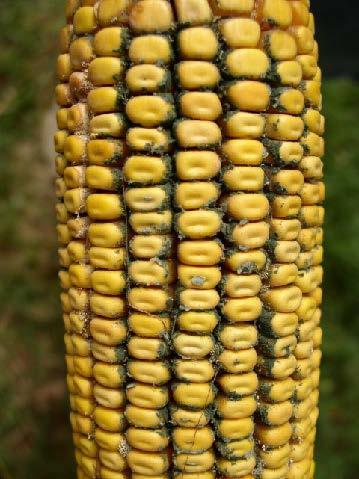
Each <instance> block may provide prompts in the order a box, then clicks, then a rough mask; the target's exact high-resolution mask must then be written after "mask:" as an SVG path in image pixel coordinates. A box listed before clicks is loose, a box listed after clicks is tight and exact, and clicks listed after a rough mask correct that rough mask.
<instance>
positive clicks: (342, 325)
mask: <svg viewBox="0 0 359 479" xmlns="http://www.w3.org/2000/svg"><path fill="white" fill-rule="evenodd" d="M329 4H330V2H329ZM1 5H2V8H1V14H0V44H1V48H0V152H1V160H0V265H1V267H0V371H1V372H0V477H1V478H2V479H30V478H33V477H36V478H37V479H45V478H46V479H47V478H50V477H51V478H52V479H60V478H61V479H62V478H63V477H69V478H70V477H74V472H73V460H72V444H71V434H70V429H69V424H68V409H67V400H66V391H65V382H64V378H65V368H64V361H63V357H64V347H63V341H62V334H63V325H62V321H61V317H60V307H59V302H58V293H59V291H58V284H57V254H56V238H55V223H54V220H55V215H54V195H53V190H52V185H53V178H54V167H53V162H52V158H53V153H52V148H53V147H52V139H51V136H52V132H53V130H54V128H55V124H54V111H55V109H54V105H53V103H52V99H53V97H52V91H53V90H52V89H53V85H54V77H53V70H54V64H55V58H56V52H57V31H58V29H59V27H60V25H61V24H62V22H63V12H62V5H63V1H62V0H37V1H35V2H29V1H28V0H16V1H12V0H2V2H1ZM319 10H320V9H319ZM319 14H320V11H319ZM337 33H338V32H337ZM339 33H340V32H339ZM339 36H340V35H339ZM323 44H324V41H323ZM352 46H353V45H352ZM324 55H325V59H326V62H327V63H329V62H328V59H330V52H328V45H326V47H325V50H324ZM353 62H354V63H355V65H356V68H357V62H356V61H355V60H354V59H353ZM336 73H338V71H337V72H336ZM339 73H340V72H339ZM342 73H343V75H342V76H343V78H336V79H327V80H326V81H325V82H324V92H323V93H324V110H325V114H326V117H327V132H326V145H327V153H326V156H325V172H326V184H327V202H326V207H327V214H326V235H325V236H326V260H325V262H326V265H325V266H326V269H325V271H326V273H325V312H324V319H323V326H324V329H325V336H324V346H323V350H324V362H323V367H322V381H321V404H320V422H319V432H318V445H317V453H316V456H317V461H318V469H317V476H316V477H317V479H332V478H333V479H334V478H335V479H357V477H358V472H357V471H358V470H359V455H358V453H357V449H356V445H357V444H359V414H358V405H359V347H358V339H357V336H358V331H359V313H358V311H359V243H358V238H359V214H358V201H359V187H358V183H359V130H358V125H359V84H358V83H355V82H354V81H353V80H350V79H349V78H345V76H346V73H349V71H348V72H345V71H344V72H342ZM347 76H348V75H347Z"/></svg>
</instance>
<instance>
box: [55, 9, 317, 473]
mask: <svg viewBox="0 0 359 479" xmlns="http://www.w3.org/2000/svg"><path fill="white" fill-rule="evenodd" d="M66 17H67V26H66V27H65V28H64V29H63V30H62V32H61V42H60V43H61V54H60V57H59V59H58V75H59V80H60V82H61V83H60V84H59V85H58V86H57V88H56V97H57V101H58V103H59V105H60V110H59V112H58V115H57V119H58V127H59V131H58V132H57V133H56V137H55V148H56V151H57V152H58V156H57V159H56V170H57V173H58V178H57V180H56V192H57V197H58V205H57V218H58V222H59V225H58V234H59V240H60V244H61V245H60V249H59V258H60V266H61V271H60V273H59V276H60V282H61V286H62V287H63V292H62V293H61V300H62V305H63V310H64V323H65V330H66V334H65V345H66V350H67V364H68V389H69V392H70V405H71V409H72V412H71V423H72V426H73V431H74V444H75V450H76V452H75V456H76V461H77V466H78V478H84V479H85V478H87V479H88V478H99V479H102V478H104V479H118V478H120V479H124V478H125V477H133V478H135V479H144V478H146V477H153V478H161V479H164V478H167V477H175V478H178V479H180V478H181V479H185V478H187V479H198V478H201V479H212V478H213V479H214V478H215V477H220V478H226V479H236V478H239V477H243V478H245V479H249V478H253V477H256V478H261V479H271V478H272V479H273V478H276V479H281V478H283V479H284V478H287V477H288V478H291V479H299V478H300V479H305V478H313V477H314V468H315V467H314V462H313V447H314V440H315V423H316V419H317V415H318V407H317V403H318V382H319V365H320V359H321V352H320V344H321V328H320V326H319V323H320V316H321V312H320V305H321V295H322V292H321V288H320V285H321V281H322V268H321V261H322V254H323V253H322V236H323V233H322V222H323V207H322V206H321V203H322V201H323V199H324V186H323V183H322V163H321V159H320V157H321V156H322V155H323V140H322V138H321V135H322V134H323V130H324V120H323V117H322V116H321V114H320V109H321V96H320V81H321V74H320V69H319V67H318V66H317V60H318V48H317V44H316V43H315V41H314V38H313V34H314V21H313V16H312V14H310V12H309V2H308V1H306V0H258V1H257V2H254V0H237V1H234V0H173V2H170V1H169V0H99V1H92V0H82V1H80V0H68V2H67V7H66ZM172 134H173V137H174V138H173V139H172ZM220 183H221V185H220ZM175 282H177V283H176V286H174V285H175ZM125 318H126V319H125ZM127 329H128V330H127ZM171 376H172V377H171Z"/></svg>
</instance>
